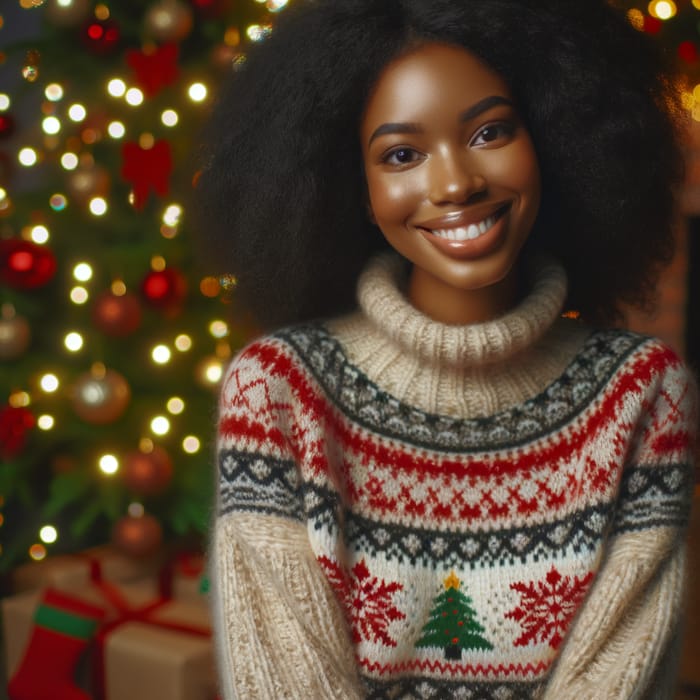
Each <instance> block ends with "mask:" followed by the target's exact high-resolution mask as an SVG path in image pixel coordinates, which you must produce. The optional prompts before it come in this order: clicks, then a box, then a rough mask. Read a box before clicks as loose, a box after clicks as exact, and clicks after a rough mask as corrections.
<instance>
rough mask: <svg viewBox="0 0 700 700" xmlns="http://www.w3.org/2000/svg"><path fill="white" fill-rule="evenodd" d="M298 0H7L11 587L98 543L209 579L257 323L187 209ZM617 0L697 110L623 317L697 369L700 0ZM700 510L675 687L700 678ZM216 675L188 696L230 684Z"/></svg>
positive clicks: (3, 47)
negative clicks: (644, 307)
mask: <svg viewBox="0 0 700 700" xmlns="http://www.w3.org/2000/svg"><path fill="white" fill-rule="evenodd" d="M290 1H291V2H294V1H295V0H290ZM286 2H287V0H144V1H143V2H141V1H137V0H111V1H105V2H96V1H95V0H1V2H0V596H4V597H5V598H6V599H7V600H8V601H9V600H11V599H14V598H16V597H17V595H18V594H22V590H23V589H24V588H25V587H26V588H27V589H28V590H29V589H31V588H32V587H34V588H36V584H37V583H38V582H42V583H44V584H45V583H46V582H47V581H49V582H51V581H53V580H54V579H53V578H52V577H53V576H54V574H53V573H51V571H52V569H51V567H47V563H48V562H52V561H53V562H58V563H59V564H60V563H61V562H70V561H73V562H74V561H75V560H74V559H66V558H65V557H71V556H72V555H75V554H80V553H85V552H89V553H91V554H90V557H92V556H93V554H94V558H95V559H96V560H97V562H98V565H99V563H100V562H102V563H103V564H104V565H105V566H107V567H108V568H109V567H110V566H111V567H113V570H114V571H115V572H116V573H115V574H114V576H115V577H116V578H117V579H118V578H119V577H120V576H122V575H126V574H125V573H124V572H127V571H129V572H131V574H130V575H131V576H132V578H138V577H140V576H142V575H143V576H146V575H147V573H148V572H145V571H144V570H143V569H142V568H140V567H143V566H146V565H145V564H144V562H149V563H152V562H153V561H158V562H160V563H161V564H162V562H163V561H167V562H170V564H172V562H173V561H174V562H175V569H174V571H175V573H174V577H175V578H174V579H171V580H170V583H172V581H173V580H175V581H176V582H177V580H178V577H180V579H182V578H184V579H196V582H197V588H198V591H199V594H202V592H203V591H204V592H205V590H206V576H205V575H204V573H203V565H202V563H201V561H200V559H198V557H200V556H201V555H202V554H203V553H204V550H205V547H206V537H205V533H206V530H207V525H208V522H209V517H210V510H211V505H212V487H213V483H214V481H213V473H212V459H211V457H212V437H213V429H214V418H215V411H216V392H217V387H218V382H219V379H220V376H221V371H222V366H223V365H224V364H225V363H226V362H227V360H228V359H229V358H230V357H231V355H232V353H235V352H236V351H237V349H239V348H240V347H241V346H242V345H243V344H244V343H245V342H246V341H247V340H248V339H250V338H251V337H252V336H253V335H254V334H255V332H256V331H255V328H254V327H253V325H252V324H251V322H250V320H249V319H248V317H247V314H246V311H245V309H244V308H240V307H239V306H238V305H237V303H236V289H235V287H236V281H235V279H234V278H233V277H231V276H223V277H213V276H210V275H208V274H207V271H206V270H205V269H202V268H201V267H200V266H199V264H198V262H197V254H196V245H195V235H196V232H195V231H193V230H192V228H191V226H190V222H189V220H188V211H187V210H188V200H189V196H190V192H191V189H192V184H193V182H194V181H195V179H196V176H197V173H196V171H195V167H194V165H193V158H194V156H196V147H197V141H198V135H199V132H200V129H201V128H202V124H203V122H204V120H205V119H206V116H207V113H208V109H209V108H210V106H211V103H212V96H213V95H214V94H215V93H216V89H217V82H218V81H219V80H221V78H222V77H223V76H224V75H225V74H226V73H227V72H229V71H232V70H236V67H237V66H239V65H240V64H241V62H243V61H244V60H245V53H246V49H247V47H248V46H249V45H250V44H251V43H252V42H257V41H264V40H265V37H266V36H267V35H268V34H269V32H270V31H272V28H273V26H274V21H275V18H276V16H278V13H279V12H283V11H284V8H285V5H286ZM581 2H582V3H585V2H586V0H581ZM614 4H616V5H617V6H619V7H621V8H622V9H623V10H625V11H626V12H627V16H628V17H629V20H630V22H631V23H632V24H633V25H634V26H635V27H636V28H637V29H638V30H639V31H643V32H647V33H649V34H651V35H653V36H654V38H655V40H656V41H658V42H659V43H660V44H661V46H662V47H663V49H664V51H666V52H668V53H669V54H670V55H671V56H672V57H673V60H674V61H676V62H677V63H678V65H679V67H680V69H681V73H682V75H683V85H682V86H681V89H682V90H683V100H684V106H685V108H686V109H687V111H688V116H689V122H690V124H691V128H690V130H689V134H688V139H687V144H686V153H687V163H688V171H687V180H686V185H685V188H684V191H683V193H682V197H681V202H682V216H681V218H680V222H679V226H678V252H677V255H676V259H675V260H674V262H673V264H672V265H671V267H670V268H669V269H668V270H667V271H666V273H665V274H664V276H663V279H662V281H661V284H660V287H659V305H658V308H657V310H656V313H655V314H653V315H645V314H640V313H638V312H630V314H629V317H628V319H627V325H629V326H630V327H631V328H633V329H635V330H639V331H641V332H646V333H650V334H653V335H657V336H660V337H661V338H662V339H664V340H665V341H666V342H667V343H669V344H670V345H671V346H672V347H674V348H675V349H676V350H677V352H679V353H680V354H681V355H682V356H683V357H684V358H685V359H686V361H687V363H688V364H689V365H690V366H691V368H693V369H694V370H695V371H697V370H698V368H700V58H699V56H700V53H699V52H700V0H692V2H691V1H690V0H686V1H684V2H683V1H681V0H678V1H677V2H671V1H670V0H669V1H663V0H658V1H657V0H654V1H653V2H650V3H645V2H623V1H618V2H615V3H614ZM697 501H698V499H697V498H696V499H695V502H696V503H695V504H694V506H695V505H696V504H697ZM697 511H698V508H697V507H694V508H693V524H692V526H691V531H690V539H691V576H690V583H691V586H690V593H689V607H688V618H687V619H688V622H687V626H686V629H687V631H686V636H685V640H684V647H683V648H684V656H683V665H682V685H681V688H680V690H679V693H680V695H679V696H678V697H679V698H690V697H700V664H698V663H697V659H700V574H699V573H698V568H699V566H700V557H699V556H698V555H697V554H696V552H700V521H699V520H698V516H697ZM104 547H106V548H107V549H103V548H104ZM164 553H165V554H164ZM104 557H106V559H105V558H104ZM110 562H111V563H110ZM93 563H94V562H93ZM59 564H57V567H58V569H60V568H61V566H62V565H59ZM35 565H36V566H35ZM67 566H68V568H69V569H70V565H68V564H67ZM27 567H34V569H31V568H29V569H28V568H27ZM94 568H95V567H94V566H93V573H92V576H93V579H94ZM98 568H99V566H98ZM34 570H35V571H36V572H39V573H37V574H34V573H32V571H34ZM169 571H170V572H171V574H172V573H173V568H172V566H171V568H170V569H169ZM18 572H19V575H18ZM47 572H48V573H47ZM120 572H121V573H120ZM83 574H84V572H83ZM83 574H81V575H83ZM84 575H87V574H84ZM57 576H58V579H60V578H61V576H63V574H60V573H59V574H57ZM127 578H128V576H127ZM161 578H162V577H161ZM66 580H70V581H73V580H74V579H71V578H70V576H69V577H68V579H66ZM77 580H79V575H78V579H77ZM27 581H30V583H26V582H27ZM161 594H162V591H161ZM27 595H29V592H28V593H27ZM33 595H35V594H33ZM163 595H165V594H163ZM163 595H161V598H163ZM168 595H171V594H168ZM193 595H194V597H195V598H196V594H193ZM165 597H166V598H167V595H165ZM32 600H33V603H31V606H30V607H28V608H27V610H29V611H30V612H29V616H30V617H29V619H25V620H24V625H25V628H26V629H24V630H23V631H22V633H21V634H19V633H18V632H17V630H16V629H15V628H13V627H11V626H10V623H9V622H8V619H9V618H10V617H11V615H10V613H9V612H7V610H9V608H8V609H7V610H6V609H5V607H3V610H4V620H3V623H4V629H5V639H6V642H7V639H8V638H9V637H11V636H12V637H14V638H15V642H14V647H15V648H14V650H11V651H10V656H12V655H13V654H14V656H12V659H11V663H10V666H13V665H16V663H17V662H18V658H19V656H18V655H19V654H20V652H21V650H19V651H18V650H17V649H18V648H19V647H21V646H22V644H24V643H26V641H27V639H28V636H29V634H30V631H31V625H30V622H31V614H32V613H31V611H32V610H33V609H34V607H36V599H35V598H34V599H32ZM32 606H34V607H32ZM12 619H14V618H12ZM13 624H14V623H13ZM180 633H183V634H186V633H187V631H185V632H183V631H182V630H180ZM189 633H190V634H192V631H191V630H189ZM6 651H7V650H6ZM6 664H7V661H6ZM6 673H7V671H6ZM3 685H4V683H3ZM205 685H206V684H205ZM202 687H204V686H202ZM207 688H208V690H201V689H200V691H197V692H200V694H199V695H197V694H196V693H195V694H192V693H190V694H187V695H183V696H182V697H201V698H209V697H213V693H214V691H213V690H212V689H211V687H209V686H207ZM124 692H126V691H124ZM188 692H189V691H188ZM56 697H58V696H56ZM110 697H113V698H116V697H117V695H115V694H114V693H112V694H111V695H110ZM124 697H126V695H124ZM150 697H165V695H160V694H157V695H151V696H150ZM169 697H175V696H174V695H171V696H169ZM130 700H136V698H135V697H133V696H130Z"/></svg>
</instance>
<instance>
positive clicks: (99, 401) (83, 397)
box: [72, 365, 131, 425]
mask: <svg viewBox="0 0 700 700" xmlns="http://www.w3.org/2000/svg"><path fill="white" fill-rule="evenodd" d="M72 391H73V396H72V398H73V410H74V411H75V412H76V414H77V415H78V417H79V418H81V419H82V420H84V421H85V422H86V423H93V424H97V425H103V424H105V423H113V422H114V421H115V420H117V419H118V418H119V417H120V416H121V415H122V414H123V413H124V411H125V410H126V407H127V406H128V405H129V399H130V398H131V389H130V388H129V385H128V384H127V381H126V379H124V377H123V376H122V375H121V374H119V372H116V371H115V370H113V369H105V368H104V366H103V365H97V366H95V367H93V368H92V369H91V370H90V372H86V373H85V374H83V375H82V376H81V377H79V378H78V380H77V381H76V383H75V384H74V385H73V390H72Z"/></svg>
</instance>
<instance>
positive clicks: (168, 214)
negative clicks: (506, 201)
mask: <svg viewBox="0 0 700 700" xmlns="http://www.w3.org/2000/svg"><path fill="white" fill-rule="evenodd" d="M181 216H182V207H181V206H180V205H179V204H171V205H170V206H168V207H167V208H166V209H165V212H164V213H163V223H164V224H166V225H167V226H177V225H178V224H179V223H180V217H181Z"/></svg>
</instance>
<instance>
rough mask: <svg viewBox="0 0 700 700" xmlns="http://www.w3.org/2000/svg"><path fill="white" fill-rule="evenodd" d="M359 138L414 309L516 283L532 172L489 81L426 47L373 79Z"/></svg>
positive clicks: (533, 197)
mask: <svg viewBox="0 0 700 700" xmlns="http://www.w3.org/2000/svg"><path fill="white" fill-rule="evenodd" d="M360 136H361V141H362V153H363V160H364V167H365V174H366V178H367V190H368V195H369V204H370V208H371V216H372V218H373V221H374V222H375V223H376V224H377V226H378V227H379V228H380V229H381V231H382V233H383V234H384V236H385V238H386V239H387V241H388V242H389V243H390V244H391V245H392V246H393V247H394V248H395V249H396V250H397V251H398V252H399V253H401V255H403V256H404V257H406V258H407V259H408V260H410V261H411V262H412V263H413V265H414V268H413V272H412V280H411V284H410V287H411V289H410V294H409V296H411V298H412V301H414V302H415V304H416V306H418V308H422V307H424V308H423V310H426V309H427V307H426V305H425V304H423V303H422V302H421V299H420V298H416V295H418V297H420V295H421V294H423V295H428V296H430V297H431V298H434V297H435V295H437V299H438V300H439V299H440V298H441V295H443V296H444V298H447V297H448V296H451V297H453V298H454V296H455V293H456V294H457V296H458V297H464V299H465V303H466V301H467V300H468V298H469V293H472V292H475V291H476V290H480V291H479V293H478V295H474V294H472V295H471V296H472V297H474V296H483V295H484V293H486V294H487V295H488V294H490V293H491V292H490V291H489V290H490V288H492V287H493V290H494V293H496V290H497V289H498V288H499V285H500V286H501V287H502V286H503V285H504V284H505V283H506V281H507V280H508V279H509V278H510V277H511V276H512V277H514V266H515V263H516V260H517V258H518V255H519V253H520V250H521V248H522V245H523V243H524V242H525V240H526V239H527V236H528V234H529V233H530V230H531V228H532V225H533V223H534V221H535V217H536V215H537V210H538V207H539V203H540V173H539V167H538V164H537V158H536V155H535V150H534V147H533V145H532V141H531V140H530V135H529V134H528V132H527V130H526V129H525V127H524V126H523V124H522V121H521V119H520V117H519V115H518V113H517V111H516V109H515V106H514V104H513V100H512V96H511V94H510V90H509V89H508V87H507V85H506V84H505V82H504V81H503V79H502V78H501V77H500V76H499V75H498V74H497V73H495V72H494V71H492V70H491V69H490V68H488V67H487V66H486V65H485V64H483V63H482V62H481V61H480V60H479V59H477V58H476V57H475V56H473V55H472V54H470V53H469V52H467V51H466V50H464V49H462V48H459V47H454V46H451V45H446V44H426V45H423V46H421V47H419V48H417V49H416V50H415V51H411V52H410V53H408V54H406V55H404V56H402V57H400V58H398V59H396V60H395V61H393V62H392V63H390V64H389V65H388V66H387V67H386V68H385V69H384V70H383V72H382V73H381V74H380V77H379V79H378V81H377V83H376V84H375V86H374V88H373V90H372V92H371V94H370V97H369V100H368V102H367V106H366V109H365V112H364V115H363V118H362V121H361V126H360ZM421 290H423V291H421ZM431 304H432V302H430V303H429V304H428V306H430V305H431ZM433 315H435V314H433ZM438 320H441V319H438Z"/></svg>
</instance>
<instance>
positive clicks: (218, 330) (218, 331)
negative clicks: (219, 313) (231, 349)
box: [209, 320, 228, 338]
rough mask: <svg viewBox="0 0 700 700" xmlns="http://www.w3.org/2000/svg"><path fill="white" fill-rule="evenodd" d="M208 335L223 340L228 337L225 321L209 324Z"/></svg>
mask: <svg viewBox="0 0 700 700" xmlns="http://www.w3.org/2000/svg"><path fill="white" fill-rule="evenodd" d="M209 333H211V335H212V336H214V338H225V337H226V336H227V335H228V325H227V324H226V322H225V321H219V320H216V321H212V322H211V323H210V324H209Z"/></svg>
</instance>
